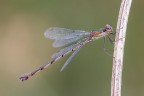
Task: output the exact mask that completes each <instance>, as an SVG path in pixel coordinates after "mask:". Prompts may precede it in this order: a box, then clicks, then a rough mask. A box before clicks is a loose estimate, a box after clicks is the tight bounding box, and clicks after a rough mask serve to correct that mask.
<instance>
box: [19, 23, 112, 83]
mask: <svg viewBox="0 0 144 96" xmlns="http://www.w3.org/2000/svg"><path fill="white" fill-rule="evenodd" d="M109 34H114V33H113V29H112V27H111V26H110V25H108V24H107V25H106V26H105V27H104V28H103V29H101V30H100V31H95V30H94V31H91V32H87V31H82V30H71V29H66V28H58V27H52V28H49V29H48V30H47V31H46V32H45V33H44V36H45V37H46V38H49V39H54V40H55V41H54V43H53V47H61V46H64V45H67V44H70V43H73V42H74V43H73V44H71V45H69V46H67V47H65V48H63V49H61V50H59V51H58V52H57V53H55V54H54V55H53V56H52V57H51V60H50V61H49V62H48V63H47V64H45V65H43V66H41V67H39V68H37V69H36V70H34V71H32V72H30V73H28V74H24V75H22V76H21V77H20V78H19V79H20V80H21V81H24V80H27V79H28V78H29V77H31V76H33V75H35V74H36V73H38V72H40V71H41V70H43V69H45V68H46V67H48V66H49V65H51V64H53V63H54V62H56V61H57V60H58V59H60V58H62V57H64V56H65V55H66V54H68V53H70V52H72V51H73V54H72V55H71V56H70V57H69V58H68V60H67V61H66V62H65V64H64V65H63V67H62V69H61V71H62V70H63V69H64V68H65V67H66V66H67V65H68V64H69V62H70V61H71V60H72V58H73V57H74V56H75V55H76V54H77V53H78V51H79V50H80V49H81V48H82V47H83V46H84V45H85V44H87V43H89V42H91V41H94V40H97V39H100V38H104V41H105V39H106V38H108V39H109V40H110V41H112V40H111V38H110V37H109Z"/></svg>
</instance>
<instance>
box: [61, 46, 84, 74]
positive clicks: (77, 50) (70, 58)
mask: <svg viewBox="0 0 144 96" xmlns="http://www.w3.org/2000/svg"><path fill="white" fill-rule="evenodd" d="M81 48H82V46H80V47H79V48H78V49H76V50H75V51H74V52H73V54H72V55H71V56H70V57H69V58H68V60H67V61H66V62H65V64H64V65H63V67H62V68H61V70H60V71H63V70H64V69H65V68H66V67H67V65H68V64H69V63H70V61H71V60H72V58H73V57H74V56H75V55H76V54H77V53H78V52H79V50H80V49H81Z"/></svg>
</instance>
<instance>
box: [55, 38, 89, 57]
mask: <svg viewBox="0 0 144 96" xmlns="http://www.w3.org/2000/svg"><path fill="white" fill-rule="evenodd" d="M85 40H87V38H84V39H83V40H79V41H78V42H77V43H74V44H72V45H70V46H68V47H65V48H63V49H61V50H60V51H58V52H57V53H55V54H54V55H53V56H52V59H55V58H58V57H60V56H62V55H65V54H68V53H69V52H71V51H72V50H75V49H77V48H78V47H79V46H80V43H81V42H84V41H85Z"/></svg>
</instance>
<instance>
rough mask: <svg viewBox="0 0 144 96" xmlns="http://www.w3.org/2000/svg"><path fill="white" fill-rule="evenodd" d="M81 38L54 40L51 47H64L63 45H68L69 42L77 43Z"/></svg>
mask: <svg viewBox="0 0 144 96" xmlns="http://www.w3.org/2000/svg"><path fill="white" fill-rule="evenodd" d="M81 37H82V36H81ZM81 37H80V36H79V37H74V38H70V39H61V40H55V41H54V43H53V47H61V46H64V45H66V44H69V43H71V42H74V41H77V40H78V39H79V38H81Z"/></svg>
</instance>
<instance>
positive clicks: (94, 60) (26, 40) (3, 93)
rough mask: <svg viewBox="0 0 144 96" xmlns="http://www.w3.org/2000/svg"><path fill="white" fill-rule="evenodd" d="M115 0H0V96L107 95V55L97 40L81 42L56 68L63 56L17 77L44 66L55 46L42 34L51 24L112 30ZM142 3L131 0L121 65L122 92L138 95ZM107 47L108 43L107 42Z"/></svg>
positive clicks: (143, 65) (142, 69) (141, 95)
mask: <svg viewBox="0 0 144 96" xmlns="http://www.w3.org/2000/svg"><path fill="white" fill-rule="evenodd" d="M120 3H121V0H108V1H107V0H0V96H110V90H111V89H110V85H111V68H112V57H111V56H108V55H107V54H106V53H105V52H103V50H102V42H103V40H98V41H95V42H92V43H89V44H87V45H86V46H84V47H83V48H82V49H81V50H80V52H79V53H78V54H77V55H76V56H75V57H74V59H73V60H72V61H71V63H70V65H69V66H68V67H67V68H66V69H65V70H64V71H63V72H60V68H61V67H62V65H63V64H64V62H65V61H66V59H67V58H68V56H70V55H68V56H67V57H64V58H63V59H61V60H59V61H58V62H56V63H55V64H53V65H51V66H50V67H49V68H47V70H45V71H43V72H41V73H40V74H37V75H36V76H34V77H33V78H31V79H29V80H27V81H25V82H22V83H21V82H20V81H19V80H18V77H19V76H20V75H21V74H23V73H27V72H29V71H32V70H34V69H35V68H37V67H38V66H40V65H42V64H45V63H47V62H48V60H49V59H50V57H51V55H52V54H53V53H55V52H56V51H57V50H59V49H60V48H53V47H52V46H51V45H52V42H53V41H52V40H48V39H46V38H45V37H44V36H43V33H44V31H45V30H46V29H47V28H49V27H52V26H56V27H64V28H70V29H81V30H94V29H100V28H102V27H103V26H105V24H111V25H112V26H113V28H114V29H115V27H116V24H117V17H118V12H119V7H120ZM143 3H144V1H142V0H141V1H140V0H133V3H132V8H131V12H130V17H129V23H128V27H127V28H128V29H127V37H126V44H125V56H124V67H123V81H122V96H144V75H143V74H144V59H143V58H144V54H143V53H144V52H143V50H144V44H143V41H144V38H143V35H144V32H143V29H142V28H143V25H144V20H143V17H144V12H143ZM107 46H108V47H109V48H111V49H112V48H113V45H112V44H109V43H108V44H107Z"/></svg>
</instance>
